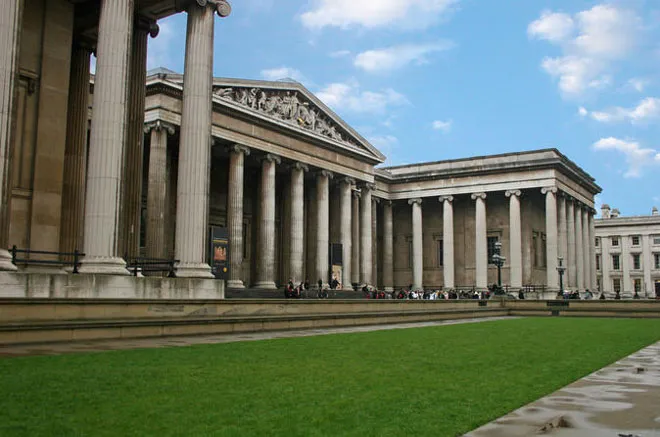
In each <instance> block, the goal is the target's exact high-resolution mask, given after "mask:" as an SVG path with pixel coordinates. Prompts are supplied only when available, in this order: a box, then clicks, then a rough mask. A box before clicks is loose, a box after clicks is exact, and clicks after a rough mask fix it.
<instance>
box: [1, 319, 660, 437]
mask: <svg viewBox="0 0 660 437" xmlns="http://www.w3.org/2000/svg"><path fill="white" fill-rule="evenodd" d="M500 319H511V317H491V318H479V319H463V320H448V321H438V322H421V323H405V324H396V325H373V326H355V327H342V328H323V329H307V330H300V331H286V332H256V333H241V334H223V335H198V336H186V337H159V338H144V339H126V340H94V341H83V342H72V343H51V344H31V345H8V346H0V357H5V358H8V357H16V356H28V355H60V354H68V353H88V352H100V351H109V350H119V349H141V348H160V347H185V346H191V345H196V344H215V343H230V342H237V341H256V340H266V339H274V338H288V337H308V336H314V335H328V334H340V333H351V332H368V331H378V330H387V329H407V328H419V327H427V326H441V325H454V324H463V323H483V322H488V321H492V320H500ZM534 435H548V436H553V437H554V436H556V437H577V436H580V437H610V436H612V437H660V342H658V343H656V344H654V345H652V346H649V347H647V348H644V349H642V350H640V351H638V352H636V353H634V354H632V355H630V356H628V357H626V358H624V359H622V360H619V361H617V362H616V363H614V364H612V365H610V366H607V367H604V368H603V369H600V370H598V371H596V372H594V373H592V374H591V375H588V376H586V377H585V378H582V379H580V380H578V381H576V382H574V383H573V384H570V385H568V386H566V387H564V388H562V389H560V390H557V391H556V392H554V393H552V394H550V395H548V396H545V397H543V398H541V399H538V400H537V401H535V402H533V403H531V404H528V405H526V406H524V407H522V408H520V409H518V410H515V411H513V412H511V413H509V414H507V415H505V416H503V417H501V418H499V419H496V420H495V421H493V422H491V423H488V424H486V425H484V426H482V427H481V428H478V429H476V430H474V431H472V432H470V433H468V434H466V436H467V437H522V436H534Z"/></svg>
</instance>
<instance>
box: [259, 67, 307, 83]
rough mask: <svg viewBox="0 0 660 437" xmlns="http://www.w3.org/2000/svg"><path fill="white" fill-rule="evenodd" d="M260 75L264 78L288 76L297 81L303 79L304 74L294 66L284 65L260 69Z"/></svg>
mask: <svg viewBox="0 0 660 437" xmlns="http://www.w3.org/2000/svg"><path fill="white" fill-rule="evenodd" d="M261 77H263V78H264V79H266V80H280V79H287V78H290V79H293V80H296V81H298V82H304V81H305V76H303V74H302V73H301V72H300V71H298V70H296V69H295V68H291V67H284V66H282V67H278V68H270V69H267V70H261Z"/></svg>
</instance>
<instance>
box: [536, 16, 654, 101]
mask: <svg viewBox="0 0 660 437" xmlns="http://www.w3.org/2000/svg"><path fill="white" fill-rule="evenodd" d="M642 29H643V23H642V21H641V19H640V18H639V17H638V16H637V15H636V14H635V13H634V12H633V11H631V10H626V9H622V8H619V7H616V6H614V5H611V4H600V5H596V6H594V7H593V8H591V9H589V10H585V11H582V12H578V13H577V14H575V15H574V16H573V17H571V16H570V15H568V14H564V13H552V12H549V11H544V12H543V13H542V14H541V18H539V19H538V20H536V21H533V22H532V23H530V25H529V26H528V28H527V33H528V35H529V36H530V37H533V38H538V39H543V40H547V41H549V42H551V43H553V44H555V45H557V46H559V47H560V48H561V50H562V55H561V56H558V57H554V58H552V57H546V58H544V59H543V62H542V64H541V65H542V67H543V69H544V70H545V71H546V72H547V73H548V74H550V75H551V76H553V77H555V78H557V79H558V81H559V89H560V90H561V92H562V94H563V95H564V96H567V97H575V96H579V95H581V94H582V93H584V92H585V91H586V90H588V89H600V88H604V87H606V86H608V85H610V84H611V82H612V78H611V75H610V74H609V71H610V70H611V67H612V65H613V63H615V62H617V61H621V60H622V59H624V58H626V57H627V56H629V55H630V54H631V53H632V52H633V51H634V49H635V48H636V47H637V45H638V42H639V37H640V33H641V32H642Z"/></svg>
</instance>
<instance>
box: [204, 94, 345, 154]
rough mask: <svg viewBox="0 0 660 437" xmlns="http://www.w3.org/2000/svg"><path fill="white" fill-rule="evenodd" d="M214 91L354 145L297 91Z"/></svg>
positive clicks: (252, 107) (278, 117)
mask: <svg viewBox="0 0 660 437" xmlns="http://www.w3.org/2000/svg"><path fill="white" fill-rule="evenodd" d="M213 93H214V94H215V95H216V96H217V97H219V98H221V99H224V100H228V101H230V102H233V103H236V104H238V105H240V106H243V107H245V108H249V109H251V110H253V111H257V112H260V113H262V114H265V115H267V116H269V117H273V118H276V119H278V120H282V121H284V122H287V123H289V124H292V125H295V126H299V127H302V128H304V129H307V130H310V131H312V132H314V133H317V134H319V135H322V136H324V137H327V138H330V139H333V140H335V141H339V142H341V143H345V144H350V145H353V146H354V145H355V144H354V143H353V142H351V141H350V140H349V139H348V138H347V137H348V136H347V135H346V134H344V133H342V132H340V130H339V129H338V128H337V126H336V124H335V123H334V122H333V121H332V120H330V119H329V118H328V117H327V116H325V115H324V114H323V112H322V111H321V110H320V109H319V108H317V107H316V106H315V105H314V104H312V103H311V102H309V101H308V100H307V99H306V98H304V97H303V96H302V95H301V94H300V93H299V92H297V91H282V90H268V89H262V88H232V87H222V88H216V89H215V90H214V91H213Z"/></svg>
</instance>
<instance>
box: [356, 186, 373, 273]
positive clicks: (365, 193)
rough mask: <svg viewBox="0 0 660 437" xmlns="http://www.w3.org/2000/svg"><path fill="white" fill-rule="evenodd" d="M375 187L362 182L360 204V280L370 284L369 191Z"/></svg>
mask: <svg viewBox="0 0 660 437" xmlns="http://www.w3.org/2000/svg"><path fill="white" fill-rule="evenodd" d="M374 188H375V187H374V186H373V185H372V184H364V185H363V186H362V191H361V196H360V199H361V205H360V249H361V250H362V254H361V257H360V280H361V281H360V282H362V283H363V284H367V285H372V284H373V282H372V274H371V273H372V272H371V268H372V265H371V249H372V246H371V191H372V190H373V189H374Z"/></svg>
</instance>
